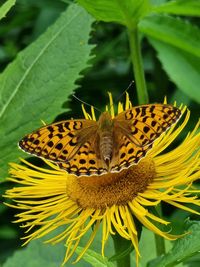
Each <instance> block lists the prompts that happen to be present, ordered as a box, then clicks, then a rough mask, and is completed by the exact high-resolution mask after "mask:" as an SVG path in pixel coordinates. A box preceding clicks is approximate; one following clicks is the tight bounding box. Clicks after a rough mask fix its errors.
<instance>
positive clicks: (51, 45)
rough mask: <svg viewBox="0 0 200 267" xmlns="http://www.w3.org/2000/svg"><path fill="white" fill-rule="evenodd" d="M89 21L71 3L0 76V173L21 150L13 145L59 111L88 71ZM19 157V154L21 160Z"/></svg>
mask: <svg viewBox="0 0 200 267" xmlns="http://www.w3.org/2000/svg"><path fill="white" fill-rule="evenodd" d="M92 22H93V20H92V18H91V17H90V16H89V15H88V14H87V13H86V12H85V10H84V9H83V8H81V7H79V6H77V5H71V6H70V7H69V8H68V9H67V11H66V12H64V13H63V14H62V15H61V16H60V17H59V18H58V20H57V21H56V22H55V23H54V24H53V25H52V26H51V27H50V28H49V29H48V30H47V31H46V32H45V33H44V34H43V35H41V36H40V37H39V38H38V39H37V40H36V41H35V42H34V43H32V44H31V45H30V46H29V47H27V48H26V49H25V50H23V51H22V52H20V53H19V54H18V56H17V58H16V59H15V60H14V61H13V62H12V63H11V64H10V65H9V66H8V67H7V68H6V69H5V71H4V72H3V73H2V74H1V75H0V140H1V142H0V154H1V155H0V170H1V177H2V176H3V175H4V176H5V175H6V171H7V163H8V162H10V161H14V160H17V158H18V157H19V155H20V153H21V155H22V152H20V150H19V149H18V148H17V143H18V141H19V140H20V139H21V138H22V137H23V136H24V135H25V134H26V133H28V132H32V131H33V130H34V129H36V128H38V127H40V126H42V123H41V119H42V120H44V121H45V122H46V123H47V124H48V123H50V122H52V120H53V119H54V118H55V116H56V115H57V114H58V113H60V112H63V111H64V110H63V109H62V104H63V102H64V101H66V100H67V97H68V96H69V95H70V94H71V93H72V92H73V90H74V88H75V87H76V85H75V81H76V80H77V79H79V78H80V77H81V75H80V72H81V71H82V70H83V69H85V68H86V67H88V63H87V62H88V60H89V59H90V58H91V56H90V53H91V49H92V48H93V47H94V46H92V45H88V40H89V34H90V31H91V24H92ZM24 155H25V154H24V153H23V156H24Z"/></svg>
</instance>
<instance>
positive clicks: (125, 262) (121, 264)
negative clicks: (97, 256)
mask: <svg viewBox="0 0 200 267" xmlns="http://www.w3.org/2000/svg"><path fill="white" fill-rule="evenodd" d="M112 237H113V242H114V247H115V255H120V254H121V252H122V251H123V250H124V249H127V244H129V246H130V241H129V240H125V239H124V238H123V237H121V236H120V235H118V234H116V235H113V236H112ZM116 262H117V267H130V266H131V261H130V253H127V254H126V255H124V256H123V257H121V258H119V259H117V260H116Z"/></svg>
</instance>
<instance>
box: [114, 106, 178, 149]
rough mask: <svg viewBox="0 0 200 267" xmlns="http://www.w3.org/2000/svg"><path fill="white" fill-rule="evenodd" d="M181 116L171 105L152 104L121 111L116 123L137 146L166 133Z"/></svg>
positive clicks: (141, 145) (145, 144) (146, 143)
mask: <svg viewBox="0 0 200 267" xmlns="http://www.w3.org/2000/svg"><path fill="white" fill-rule="evenodd" d="M180 116H181V111H180V110H179V109H178V108H176V107H174V106H171V105H164V104H154V105H153V104H152V105H142V106H138V107H134V108H132V109H129V110H127V111H125V112H122V113H120V114H119V115H118V116H116V118H115V122H116V123H115V124H116V125H117V126H118V127H120V125H121V127H120V128H121V130H123V132H124V134H126V135H127V136H128V137H129V139H130V140H131V141H132V142H133V143H135V145H136V146H140V147H143V146H148V145H150V144H151V143H153V142H154V141H155V140H156V139H157V138H158V137H159V136H160V135H161V134H162V133H164V132H165V131H166V130H167V129H168V128H169V127H171V125H172V124H174V123H175V122H176V121H177V120H178V119H179V118H180Z"/></svg>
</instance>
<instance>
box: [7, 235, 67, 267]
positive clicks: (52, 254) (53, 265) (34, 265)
mask: <svg viewBox="0 0 200 267" xmlns="http://www.w3.org/2000/svg"><path fill="white" fill-rule="evenodd" d="M65 249H66V248H65V247H64V245H63V243H61V244H57V245H55V246H52V245H47V244H43V243H42V241H41V240H34V241H32V242H31V243H30V244H29V245H28V246H27V247H25V248H22V249H20V250H18V251H16V252H15V253H14V254H13V256H11V257H10V258H8V259H7V261H6V262H5V263H4V264H3V267H16V266H26V267H40V266H48V267H58V266H61V264H62V261H63V258H64V255H65Z"/></svg>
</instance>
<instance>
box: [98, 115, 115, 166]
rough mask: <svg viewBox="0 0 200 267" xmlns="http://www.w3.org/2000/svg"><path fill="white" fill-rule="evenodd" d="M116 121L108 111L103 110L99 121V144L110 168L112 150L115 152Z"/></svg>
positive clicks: (103, 157) (102, 156)
mask: <svg viewBox="0 0 200 267" xmlns="http://www.w3.org/2000/svg"><path fill="white" fill-rule="evenodd" d="M113 122H114V121H113V120H112V117H111V115H110V114H109V113H108V112H103V113H102V114H101V116H100V118H99V121H98V130H97V140H96V142H97V146H98V149H99V154H100V156H101V159H102V160H104V161H105V163H106V165H107V166H108V168H109V165H110V162H111V159H112V152H113V138H114V123H113Z"/></svg>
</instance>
